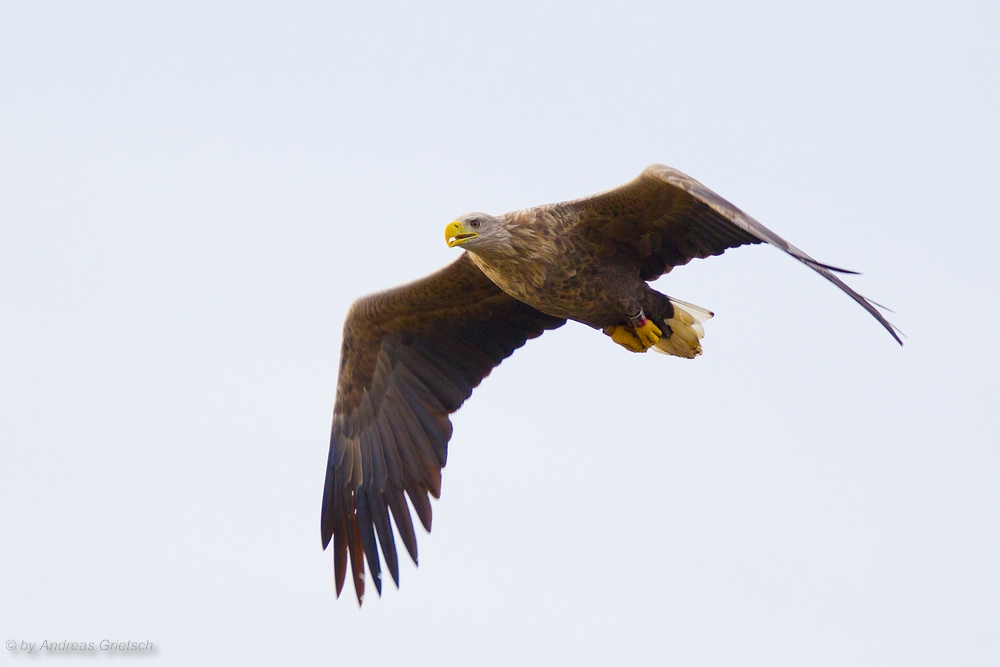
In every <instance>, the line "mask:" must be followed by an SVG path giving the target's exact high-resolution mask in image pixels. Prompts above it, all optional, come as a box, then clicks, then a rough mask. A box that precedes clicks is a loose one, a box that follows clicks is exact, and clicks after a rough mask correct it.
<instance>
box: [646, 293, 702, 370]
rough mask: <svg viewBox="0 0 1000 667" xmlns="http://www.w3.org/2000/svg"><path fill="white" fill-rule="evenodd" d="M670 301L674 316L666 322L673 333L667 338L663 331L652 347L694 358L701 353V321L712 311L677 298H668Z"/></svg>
mask: <svg viewBox="0 0 1000 667" xmlns="http://www.w3.org/2000/svg"><path fill="white" fill-rule="evenodd" d="M670 303H671V304H672V305H673V307H674V316H673V317H672V318H670V319H669V320H666V323H667V326H668V327H670V330H671V331H672V332H673V333H672V335H671V336H670V337H669V338H667V337H666V333H667V332H666V331H664V332H663V333H664V336H663V337H662V338H660V340H659V341H657V342H656V345H654V346H653V349H654V350H656V351H657V352H660V353H661V354H672V355H673V356H675V357H683V358H685V359H694V358H695V357H697V356H698V355H699V354H701V339H702V338H704V337H705V328H704V327H703V326H701V323H702V322H704V321H705V320H707V319H709V318H711V317H712V315H713V313H712V312H711V311H708V310H705V309H704V308H701V307H699V306H696V305H694V304H693V303H687V302H684V301H680V300H678V299H670Z"/></svg>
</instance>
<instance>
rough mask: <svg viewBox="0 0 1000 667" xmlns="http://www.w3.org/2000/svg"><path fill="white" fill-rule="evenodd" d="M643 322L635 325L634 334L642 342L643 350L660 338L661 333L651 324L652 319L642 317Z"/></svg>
mask: <svg viewBox="0 0 1000 667" xmlns="http://www.w3.org/2000/svg"><path fill="white" fill-rule="evenodd" d="M642 319H643V322H642V324H641V325H640V326H637V327H635V335H636V337H638V338H639V340H640V341H641V342H642V347H643V350H642V351H643V352H645V351H646V350H648V349H649V348H651V347H653V346H654V345H656V343H657V342H659V340H660V335H661V334H662V333H663V332H662V331H660V328H659V327H658V326H656V325H655V324H653V321H652V320H648V319H646V318H645V317H643V318H642Z"/></svg>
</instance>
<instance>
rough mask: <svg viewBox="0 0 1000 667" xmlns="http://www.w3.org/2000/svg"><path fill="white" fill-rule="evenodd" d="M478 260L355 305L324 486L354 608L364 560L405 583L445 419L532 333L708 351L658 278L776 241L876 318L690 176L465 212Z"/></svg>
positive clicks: (467, 256) (325, 521)
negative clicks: (404, 560)
mask: <svg viewBox="0 0 1000 667" xmlns="http://www.w3.org/2000/svg"><path fill="white" fill-rule="evenodd" d="M445 239H446V241H447V243H448V245H449V246H450V247H461V248H463V249H464V250H465V251H466V252H463V253H462V255H461V256H460V257H459V258H458V259H457V260H455V261H454V262H452V263H451V264H449V265H448V266H446V267H444V268H443V269H441V270H439V271H437V272H436V273H434V274H431V275H429V276H427V277H425V278H422V279H420V280H417V281H415V282H412V283H410V284H408V285H403V286H401V287H397V288H395V289H391V290H388V291H385V292H380V293H378V294H373V295H371V296H367V297H364V298H362V299H359V300H358V301H356V302H354V304H353V305H352V306H351V308H350V310H349V312H348V314H347V321H346V322H345V323H344V335H343V346H342V348H341V353H340V372H339V377H338V381H337V398H336V401H335V404H334V409H333V433H332V435H331V437H330V455H329V459H328V462H327V469H326V485H325V487H324V489H323V510H322V518H321V534H322V539H323V548H324V549H325V548H326V547H327V546H329V544H330V541H331V539H332V541H333V563H334V579H335V582H336V588H337V595H338V596H339V595H340V593H341V591H342V590H343V587H344V579H345V577H346V574H347V564H348V560H350V565H351V573H352V578H353V579H354V590H355V593H356V594H357V598H358V603H359V604H360V603H361V602H362V601H363V600H364V591H365V565H364V560H365V559H367V561H368V566H369V568H370V569H371V572H372V575H373V580H374V584H375V588H376V590H377V591H378V592H379V593H380V594H381V592H382V574H381V573H382V568H381V564H380V562H379V547H381V554H382V558H384V560H385V567H386V569H387V570H388V571H389V574H390V575H391V576H392V579H393V581H394V582H395V584H396V586H397V587H398V586H399V559H398V554H397V551H396V543H395V540H394V538H393V531H392V527H391V526H390V523H389V513H390V512H391V513H392V517H393V520H394V522H395V524H396V532H397V533H398V535H399V538H400V539H401V540H402V542H403V546H405V547H406V551H407V552H408V553H409V554H410V557H411V558H412V559H413V562H414V563H416V562H417V539H416V535H415V533H414V530H413V521H412V518H411V516H410V511H409V508H408V507H407V503H406V500H405V498H404V494H405V496H408V497H409V499H410V505H411V506H412V507H413V510H414V511H415V512H416V515H417V517H418V518H419V519H420V523H421V524H423V526H424V528H425V529H426V530H427V531H430V529H431V504H430V500H429V499H428V496H427V494H428V493H430V494H431V495H433V496H434V497H435V498H438V497H440V493H441V469H442V468H444V466H445V463H446V462H447V458H448V440H449V439H450V438H451V431H452V427H451V421H450V419H449V417H448V416H449V415H450V414H451V413H452V412H455V411H456V410H458V408H459V407H460V406H461V405H462V403H463V402H464V401H465V399H467V398H469V396H470V395H471V394H472V390H473V389H474V388H475V387H476V386H477V385H478V384H479V383H480V382H481V381H482V379H483V378H484V377H486V376H487V375H489V373H490V371H491V370H492V369H493V368H494V367H495V366H496V365H497V364H499V363H500V362H501V361H503V360H504V359H505V358H506V357H508V356H509V355H510V354H511V353H512V352H513V351H514V350H516V349H517V348H519V347H521V346H522V345H523V344H524V343H525V341H527V340H528V339H529V338H535V337H537V336H540V335H541V334H542V333H543V332H544V331H546V330H548V329H556V328H558V327H560V326H562V325H563V324H565V323H566V320H575V321H577V322H582V323H583V324H586V325H589V326H591V327H593V328H595V329H599V330H600V331H603V332H604V333H605V334H606V335H608V336H609V337H610V338H611V340H613V341H614V342H615V343H617V344H619V345H621V346H622V347H624V348H625V349H627V350H629V351H630V352H646V351H648V350H654V351H656V352H661V353H664V354H670V355H674V356H678V357H684V358H686V359H692V358H694V357H696V356H698V355H699V354H701V342H700V340H701V337H702V336H703V335H704V330H703V329H702V322H703V321H705V320H706V319H708V318H710V317H711V316H712V313H711V312H709V311H707V310H704V309H702V308H699V307H697V306H693V305H691V304H688V303H685V302H683V301H680V300H678V299H674V298H671V297H668V296H666V295H663V294H660V293H659V292H657V291H656V290H654V289H652V288H651V287H650V286H649V285H648V284H647V283H648V282H649V281H653V280H656V279H657V278H659V277H660V276H662V275H663V274H664V273H668V272H669V271H670V270H671V269H673V268H674V267H675V266H681V265H683V264H687V263H688V262H689V261H691V260H692V259H694V258H696V257H700V258H703V257H709V256H711V255H720V254H722V253H723V252H725V251H726V250H727V249H728V248H735V247H738V246H742V245H747V244H753V243H770V244H771V245H774V246H777V247H778V248H780V249H781V250H784V251H785V252H786V253H788V254H789V255H791V256H792V257H794V258H795V259H797V260H799V261H800V262H802V263H803V264H805V265H807V266H809V267H810V268H811V269H813V270H814V271H816V272H818V273H819V274H820V275H822V276H823V277H824V278H826V279H827V280H829V281H830V282H832V283H833V284H834V285H836V286H837V287H839V288H840V289H841V290H843V291H844V292H846V293H847V294H848V295H849V296H850V297H851V298H852V299H854V300H855V301H856V302H858V303H859V304H860V305H861V307H862V308H864V309H865V310H867V311H868V312H869V313H871V315H872V316H873V317H875V319H877V320H878V321H879V322H880V323H881V324H882V326H883V327H885V328H886V330H887V331H888V332H889V333H890V334H891V335H892V337H893V338H894V339H895V340H896V341H897V342H898V343H900V344H902V341H901V340H900V338H899V336H898V335H897V331H896V329H895V327H893V325H892V324H890V323H889V322H888V321H887V320H886V319H885V317H883V316H882V314H881V313H880V312H879V310H878V308H876V306H875V305H874V304H873V303H872V302H870V301H869V300H867V299H866V298H864V297H863V296H861V295H860V294H858V293H857V292H855V291H854V290H852V289H851V288H850V287H848V286H847V285H846V284H844V282H843V281H841V280H840V278H838V277H837V276H836V275H834V272H837V273H853V272H852V271H845V270H843V269H837V268H835V267H832V266H829V265H826V264H821V263H820V262H817V261H816V260H814V259H813V258H812V257H810V256H809V255H807V254H805V253H804V252H802V251H801V250H799V249H798V248H796V247H795V246H793V245H792V244H790V243H788V242H787V241H785V240H784V239H783V238H781V237H780V236H778V235H777V234H775V233H774V232H772V231H771V230H769V229H767V228H766V227H764V226H763V225H761V224H760V223H758V222H757V221H756V220H754V219H753V218H751V217H750V216H748V215H747V214H745V213H744V212H743V211H741V210H740V209H738V208H736V207H735V206H733V205H732V204H730V203H729V202H728V201H726V200H725V199H723V198H722V197H720V196H719V195H717V194H715V193H714V192H712V191H711V190H710V189H708V188H707V187H705V186H704V185H702V184H701V183H699V182H698V181H696V180H694V179H693V178H691V177H690V176H687V175H686V174H683V173H681V172H680V171H677V170H676V169H672V168H670V167H666V166H663V165H652V166H650V167H648V168H647V169H646V170H645V171H643V172H642V174H641V175H640V176H639V177H638V178H636V179H635V180H633V181H632V182H630V183H627V184H625V185H623V186H621V187H619V188H615V189H614V190H608V191H607V192H603V193H600V194H596V195H593V196H591V197H585V198H583V199H577V200H574V201H569V202H563V203H560V204H549V205H546V206H538V207H535V208H530V209H526V210H522V211H514V212H512V213H506V214H504V215H501V216H492V215H487V214H485V213H469V214H466V215H463V216H461V217H459V218H458V219H456V220H455V221H453V222H450V223H448V225H447V227H445Z"/></svg>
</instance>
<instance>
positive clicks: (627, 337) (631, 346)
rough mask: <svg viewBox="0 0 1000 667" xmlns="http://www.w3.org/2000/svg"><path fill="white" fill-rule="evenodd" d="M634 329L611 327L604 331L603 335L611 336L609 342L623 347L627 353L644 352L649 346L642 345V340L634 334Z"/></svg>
mask: <svg viewBox="0 0 1000 667" xmlns="http://www.w3.org/2000/svg"><path fill="white" fill-rule="evenodd" d="M635 331H636V330H635V329H633V328H632V327H625V326H613V327H608V328H607V329H605V330H604V333H606V334H607V335H609V336H611V340H613V341H614V342H616V343H618V344H619V345H621V346H622V347H624V348H625V349H626V350H628V351H629V352H645V351H646V350H648V349H649V346H647V345H643V343H642V340H641V339H640V338H639V337H638V336H637V335H636V334H635Z"/></svg>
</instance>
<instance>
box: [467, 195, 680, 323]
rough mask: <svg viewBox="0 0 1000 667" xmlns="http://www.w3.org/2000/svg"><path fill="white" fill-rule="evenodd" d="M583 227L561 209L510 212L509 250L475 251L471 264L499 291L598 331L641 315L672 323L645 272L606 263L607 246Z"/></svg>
mask: <svg viewBox="0 0 1000 667" xmlns="http://www.w3.org/2000/svg"><path fill="white" fill-rule="evenodd" d="M479 215H482V214H479ZM577 222H578V221H577V220H576V219H574V216H573V215H572V213H571V212H568V211H566V210H564V209H561V208H560V207H559V206H558V205H548V206H539V207H536V208H533V209H527V210H524V211H515V212H513V213H507V214H505V215H504V216H502V218H501V223H500V224H502V225H504V226H505V227H506V229H507V230H508V231H509V236H507V238H506V240H507V243H506V244H504V249H503V250H501V251H491V250H492V249H491V248H489V247H487V248H484V249H482V250H475V251H474V250H471V249H470V250H469V252H470V259H471V260H472V262H473V263H474V264H475V265H476V266H477V267H478V268H479V269H480V270H481V271H482V272H483V273H484V274H485V275H486V276H487V277H488V278H489V279H490V280H492V281H493V283H494V284H495V285H496V286H497V287H499V288H500V289H502V290H503V291H504V292H506V293H507V294H509V295H510V296H511V297H513V298H515V299H517V300H518V301H521V302H523V303H526V304H529V305H530V306H532V307H534V308H537V309H538V310H540V311H542V312H543V313H546V314H548V315H553V316H555V317H561V318H564V319H570V320H575V321H577V322H580V323H582V324H586V325H589V326H591V327H594V328H596V329H605V328H607V327H610V326H614V325H624V324H627V323H628V321H629V318H631V317H635V316H636V315H637V314H638V313H639V312H640V311H644V312H645V313H647V315H648V316H649V317H651V318H654V319H660V320H662V319H669V318H670V317H671V316H672V315H673V308H672V306H671V305H670V300H669V299H668V298H667V297H666V296H664V295H662V294H660V293H659V292H656V291H655V290H653V289H652V288H650V287H649V285H647V284H646V281H644V280H642V279H641V278H640V275H639V267H638V266H636V265H629V264H627V263H624V262H609V261H602V260H601V257H600V251H601V246H600V245H598V244H597V243H594V242H593V241H592V240H590V239H589V238H588V237H587V236H586V235H584V234H580V233H576V232H577V229H576V226H577V225H576V223H577Z"/></svg>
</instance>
